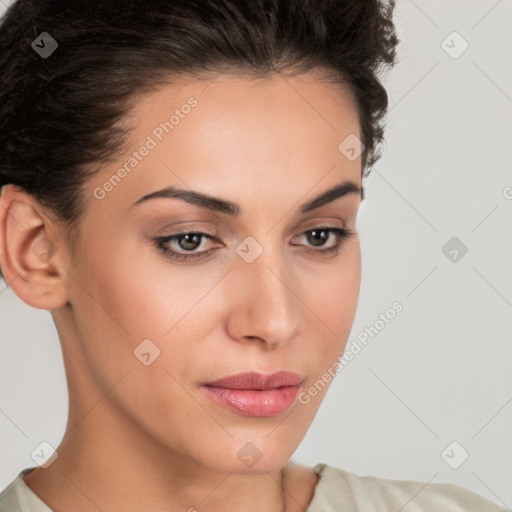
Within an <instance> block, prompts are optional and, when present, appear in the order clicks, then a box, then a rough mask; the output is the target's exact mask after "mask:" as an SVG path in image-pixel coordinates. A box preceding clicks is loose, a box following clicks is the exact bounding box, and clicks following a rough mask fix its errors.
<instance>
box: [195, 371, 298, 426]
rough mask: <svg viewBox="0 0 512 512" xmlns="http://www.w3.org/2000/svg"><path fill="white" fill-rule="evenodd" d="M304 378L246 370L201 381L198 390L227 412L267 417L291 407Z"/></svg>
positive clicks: (281, 373) (286, 373)
mask: <svg viewBox="0 0 512 512" xmlns="http://www.w3.org/2000/svg"><path fill="white" fill-rule="evenodd" d="M303 381H304V379H303V377H301V376H300V375H298V374H296V373H291V372H277V373H272V374H263V373H258V372H248V373H239V374H236V375H232V376H229V377H224V378H222V379H218V380H216V381H213V382H207V383H204V384H203V385H202V386H201V389H202V390H203V391H204V392H205V393H206V395H207V396H208V397H209V398H211V399H212V400H213V401H214V402H215V403H216V404H218V405H220V406H222V407H225V408H227V409H229V410H230V411H233V412H235V413H238V414H241V415H243V416H252V417H270V416H277V415H278V414H281V413H283V412H284V411H286V410H287V409H288V408H289V407H291V405H292V404H293V403H294V402H295V400H296V398H297V395H298V393H299V389H300V387H301V385H302V383H303Z"/></svg>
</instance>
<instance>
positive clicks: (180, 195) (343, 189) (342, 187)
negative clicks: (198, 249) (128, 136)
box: [133, 181, 362, 216]
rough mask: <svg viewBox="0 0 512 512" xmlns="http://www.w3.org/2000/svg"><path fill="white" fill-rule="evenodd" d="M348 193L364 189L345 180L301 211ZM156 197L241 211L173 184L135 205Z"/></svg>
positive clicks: (145, 197) (233, 205) (231, 203)
mask: <svg viewBox="0 0 512 512" xmlns="http://www.w3.org/2000/svg"><path fill="white" fill-rule="evenodd" d="M348 194H361V196H362V190H361V188H360V187H359V186H358V185H356V184H355V183H354V182H352V181H344V182H342V183H340V184H339V185H336V186H335V187H333V188H331V189H329V190H326V191H325V192H322V193H321V194H320V195H319V196H317V197H315V198H313V199H311V200H310V201H308V202H307V203H304V204H302V205H301V206H300V211H301V213H307V212H310V211H311V210H316V209H317V208H320V207H321V206H323V205H325V204H327V203H330V202H332V201H334V200H335V199H338V198H340V197H343V196H346V195H348ZM156 198H167V199H181V200H182V201H185V202H187V203H190V204H193V205H196V206H200V207H201V208H208V209H209V210H214V211H217V212H220V213H225V214H227V215H233V216H237V215H238V214H239V213H240V205H239V204H237V203H234V202H232V201H227V200H225V199H221V198H218V197H213V196H210V195H207V194H202V193H200V192H195V191H193V190H184V189H179V188H176V187H173V186H170V187H166V188H163V189H161V190H156V191H155V192H151V193H150V194H146V195H145V196H143V197H141V198H140V199H138V200H137V201H136V202H135V203H134V204H133V206H135V205H137V204H140V203H143V202H146V201H149V200H151V199H156Z"/></svg>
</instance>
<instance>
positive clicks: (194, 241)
mask: <svg viewBox="0 0 512 512" xmlns="http://www.w3.org/2000/svg"><path fill="white" fill-rule="evenodd" d="M179 245H180V246H181V248H182V249H185V250H187V249H188V250H192V249H197V247H199V246H200V245H201V235H200V234H197V233H189V234H186V235H182V236H181V237H180V243H179Z"/></svg>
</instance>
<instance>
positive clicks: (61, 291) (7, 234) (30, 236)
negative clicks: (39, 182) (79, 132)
mask: <svg viewBox="0 0 512 512" xmlns="http://www.w3.org/2000/svg"><path fill="white" fill-rule="evenodd" d="M57 234H58V229H57V225H56V223H55V221H53V220H52V219H51V218H50V217H49V216H47V215H46V214H45V211H44V208H43V207H42V206H41V205H40V203H39V202H38V201H37V199H35V198H34V197H33V196H32V195H30V194H28V193H27V192H25V191H24V190H23V189H22V188H20V187H18V186H16V185H12V184H10V185H4V187H2V192H1V195H0V265H1V267H2V273H3V274H4V276H5V280H6V281H7V283H8V284H9V286H10V287H11V289H12V290H13V291H14V292H15V293H16V295H18V297H19V298H20V299H21V300H23V301H24V302H26V303H27V304H28V305H30V306H32V307H35V308H39V309H47V310H53V309H58V308H60V307H62V306H63V305H65V304H66V303H67V301H68V298H67V290H66V286H65V284H66V283H65V278H66V276H67V273H66V271H65V269H64V267H63V266H62V262H61V257H62V256H63V254H64V252H65V251H64V249H65V247H62V245H63V244H62V242H61V243H60V247H59V242H58V241H57ZM59 239H61V240H64V238H63V237H59Z"/></svg>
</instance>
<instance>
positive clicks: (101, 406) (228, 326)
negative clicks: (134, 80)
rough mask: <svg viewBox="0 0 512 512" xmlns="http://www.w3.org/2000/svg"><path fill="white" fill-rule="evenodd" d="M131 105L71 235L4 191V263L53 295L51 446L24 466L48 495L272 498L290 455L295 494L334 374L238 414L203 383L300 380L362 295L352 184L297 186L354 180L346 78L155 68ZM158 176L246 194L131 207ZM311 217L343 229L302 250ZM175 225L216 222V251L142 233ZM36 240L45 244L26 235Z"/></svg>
mask: <svg viewBox="0 0 512 512" xmlns="http://www.w3.org/2000/svg"><path fill="white" fill-rule="evenodd" d="M191 96H193V97H194V98H196V99H197V101H198V104H197V106H196V107H195V108H194V109H193V110H192V111H191V112H190V113H189V114H188V115H187V116H186V117H185V118H183V119H181V120H180V123H179V125H177V126H176V127H175V128H174V130H173V131H172V133H170V134H166V135H164V137H163V138H162V141H160V142H158V145H157V147H156V148H154V149H152V150H151V151H150V152H149V154H148V155H147V156H146V157H144V159H143V160H142V161H140V162H139V163H138V165H137V167H135V168H134V169H133V170H132V171H131V172H130V173H129V174H127V175H126V176H125V177H124V178H123V179H122V180H121V182H120V183H118V184H117V185H116V187H115V189H114V190H112V191H110V192H109V193H108V194H106V196H105V197H104V198H103V199H101V200H100V199H96V198H95V197H94V195H93V191H94V189H95V188H96V187H101V186H102V185H103V184H104V183H105V181H106V180H108V179H109V177H111V176H112V174H113V173H115V171H116V170H117V169H118V168H119V167H120V166H121V165H122V164H123V163H124V162H125V161H126V159H127V158H128V157H129V155H130V154H131V153H132V152H133V151H134V150H136V149H138V148H139V147H140V146H141V145H142V144H143V143H144V141H145V140H146V138H147V136H148V135H150V134H151V133H152V131H153V130H154V128H155V127H156V126H158V125H159V124H160V123H161V122H163V121H164V120H166V119H168V118H169V115H170V114H169V112H170V113H172V111H173V110H174V109H175V108H179V107H180V106H181V105H183V104H184V103H186V102H187V99H188V98H190V97H191ZM127 122H128V123H129V124H130V123H131V124H130V126H132V127H133V132H132V133H131V136H130V147H129V148H128V149H127V150H126V151H125V152H124V153H123V154H122V155H119V158H118V159H117V160H116V162H113V163H109V164H108V165H107V166H104V167H103V168H102V169H101V171H100V172H99V173H98V174H97V175H95V176H94V177H92V178H90V180H89V182H88V183H87V185H86V187H85V189H84V194H85V204H86V210H85V212H84V215H83V217H82V218H81V222H80V230H79V232H78V238H77V244H76V246H75V248H74V250H72V249H73V248H72V247H71V246H70V244H69V243H68V241H67V238H66V234H67V233H66V229H65V227H64V225H63V224H62V223H60V222H58V220H57V219H55V217H54V216H53V215H52V214H51V213H49V212H48V211H46V210H45V209H44V208H43V207H42V206H41V205H40V204H39V203H38V202H37V201H36V200H35V199H34V198H33V197H32V196H30V195H28V194H26V193H25V192H24V191H23V190H21V189H19V188H17V187H15V186H13V185H9V186H6V187H4V190H3V194H2V196H1V202H0V205H1V207H0V220H1V222H0V257H1V260H0V261H1V265H2V269H3V271H4V274H5V276H6V279H7V281H8V282H9V283H10V286H11V288H12V289H13V290H14V292H15V293H16V294H17V295H18V296H19V297H20V298H21V299H22V300H24V301H25V302H26V303H27V304H29V305H31V306H33V307H36V308H41V309H47V310H50V311H51V313H52V316H53V318H54V321H55V324H56V327H57V330H58V334H59V337H60V341H61V344H62V350H63V357H64V364H65V368H66V375H67V380H68V386H69V398H70V400H69V418H68V424H67V429H66V434H65V435H64V438H63V440H62V442H61V444H60V445H59V446H58V447H57V452H58V458H57V459H56V460H55V461H54V462H53V463H52V464H51V465H50V466H49V467H48V468H47V469H42V468H36V469H35V470H34V471H32V472H31V473H29V475H28V476H27V477H26V478H25V482H26V483H27V485H28V486H29V487H30V488H31V489H32V490H33V491H34V492H35V493H36V494H37V495H38V496H39V497H40V498H41V499H42V500H43V501H44V502H45V503H47V504H48V505H49V506H50V507H51V508H52V509H54V510H55V511H56V512H60V511H64V510H69V509H72V510H74V511H76V512H86V511H87V512H88V511H97V510H98V508H100V509H101V510H103V511H109V510H123V511H125V512H132V511H140V510H151V511H169V512H174V511H178V510H179V511H184V510H193V509H196V510H198V511H200V512H201V511H208V512H217V511H221V510H243V511H244V512H251V511H261V510H266V511H280V510H282V505H281V495H282V492H281V488H280V485H279V482H280V478H281V476H282V471H281V470H282V468H286V471H285V472H284V476H285V480H284V488H285V489H286V492H285V496H286V510H287V511H293V510H304V509H305V508H306V507H307V505H308V504H309V502H310V501H311V498H312V496H313V493H314V490H315V486H316V484H317V482H318V478H317V476H316V475H315V473H314V472H313V469H312V468H309V467H305V466H298V465H296V464H293V463H291V462H290V458H291V456H292V454H293V452H294V451H295V449H296V448H297V446H298V445H299V443H300V442H301V440H302V439H303V437H304V435H305V433H306V431H307V429H308V428H309V426H310V424H311V422H312V420H313V418H314V416H315V414H316V412H317V410H318V407H319V405H320V403H321V401H322V399H323V397H324V396H325V392H326V391H327V389H328V386H325V387H324V388H323V389H322V390H321V391H320V392H319V393H318V395H317V396H315V397H312V398H311V400H310V401H309V403H307V404H302V403H300V402H299V401H296V402H295V403H294V404H293V405H292V407H291V408H290V409H288V410H287V411H285V412H284V413H282V414H279V415H277V416H274V417H267V418H251V417H246V416H241V415H239V414H237V413H235V412H231V411H229V410H227V409H225V408H223V407H221V406H219V405H217V404H216V403H214V402H213V401H212V400H211V399H210V398H209V397H208V396H206V395H205V393H204V392H203V391H202V390H201V389H200V384H201V383H203V382H205V381H212V380H215V379H218V378H220V377H224V376H228V375H232V374H235V373H240V372H244V371H250V370H254V371H261V372H265V373H270V372H274V371H278V370H287V371H293V372H295V373H298V374H300V375H301V376H303V377H304V379H305V380H304V383H303V385H302V390H307V389H308V388H309V387H310V386H311V385H312V384H313V383H314V382H315V381H317V380H318V379H321V377H322V375H323V374H325V372H326V371H327V370H328V368H330V367H332V365H333V364H334V363H335V361H336V359H337V358H338V357H339V356H340V355H341V354H342V352H343V349H344V347H345V344H346V342H347V339H348V336H349V333H350V329H351V326H352V322H353V319H354V316H355V311H356V305H357V301H358V295H359V286H360V275H361V256H360V245H359V238H358V236H357V229H356V215H357V211H358V208H359V204H360V202H361V195H360V194H357V193H352V194H347V195H345V196H343V197H341V198H338V199H336V200H335V201H333V202H331V203H329V204H326V205H324V206H322V207H320V208H318V209H316V210H312V211H311V212H308V213H300V212H299V205H300V204H302V203H305V202H307V201H308V200H310V199H312V198H314V197H316V196H317V195H319V194H320V193H322V192H323V191H325V190H328V189H330V188H332V187H334V186H335V185H338V184H339V183H341V182H343V181H345V180H349V181H352V182H354V183H355V184H357V185H358V186H361V160H360V158H357V159H355V160H353V161H350V160H349V159H347V158H346V157H345V156H344V155H343V154H342V153H341V152H340V151H339V150H338V145H339V144H340V142H341V141H343V139H345V137H347V136H348V135H349V134H355V135H356V136H358V137H359V136H360V131H359V130H360V128H359V123H358V118H357V114H356V109H355V107H354V104H353V102H352V100H351V97H350V96H349V95H348V94H347V93H346V92H344V90H343V89H342V88H341V87H339V86H335V85H332V84H328V83H326V82H325V81H322V80H321V79H320V78H319V77H318V76H317V74H315V73H313V72H309V73H307V74H303V75H300V76H295V77H286V79H285V78H284V77H283V76H281V75H278V74H274V75H272V76H271V77H270V78H267V79H265V80H263V79H254V78H244V77H242V76H233V75H221V76H218V77H217V78H215V79H214V80H213V81H210V82H206V81H199V80H188V81H185V80H182V82H177V83H175V84H173V85H165V86H161V87H159V88H158V89H157V90H155V91H153V92H151V93H149V94H145V95H144V96H142V97H141V98H140V99H138V101H137V103H136V107H135V108H134V109H133V111H131V112H130V115H129V116H128V117H127ZM169 185H175V186H177V187H180V188H185V189H188V188H190V189H193V190H196V191H199V192H202V193H204V194H209V195H211V196H215V197H220V198H223V199H226V200H230V201H234V202H237V203H238V204H239V205H240V213H239V215H238V216H237V217H236V218H235V217H231V216H229V215H226V214H224V213H219V212H212V211H210V210H207V209H204V208H201V207H199V206H196V205H191V204H188V203H186V202H184V201H182V200H179V199H165V198H160V199H155V200H151V201H147V202H144V203H141V204H139V205H136V206H133V204H134V203H135V202H136V201H137V200H138V199H139V198H140V197H142V196H144V195H146V194H148V193H150V192H153V191H156V190H159V189H161V188H164V187H167V186H169ZM318 223H321V224H322V225H327V226H332V227H347V228H349V229H351V230H353V231H354V232H355V235H354V236H352V237H349V238H347V239H345V240H342V242H341V244H342V245H341V247H342V248H341V251H340V252H339V253H338V254H336V255H333V254H323V255H322V253H320V252H307V250H308V249H309V250H310V251H318V250H319V249H322V248H324V247H325V246H327V247H328V246H331V245H334V243H335V241H336V239H335V235H334V234H331V235H330V237H329V241H328V242H326V243H325V245H324V246H323V247H322V246H320V247H317V246H314V245H312V243H314V241H313V242H312V241H311V238H308V236H307V235H306V234H304V233H305V232H306V230H308V229H311V227H312V226H315V225H317V224H318ZM178 228H190V230H199V231H203V230H204V231H206V232H209V233H212V234H214V236H215V239H216V240H217V241H218V243H217V245H215V242H211V241H209V240H208V239H205V240H204V241H203V242H202V244H201V247H199V248H198V249H196V250H195V252H201V251H205V250H208V249H210V248H214V249H215V250H214V251H212V253H211V254H210V255H209V256H207V257H206V258H204V259H198V260H195V261H193V262H182V261H174V260H172V259H170V258H169V257H167V256H165V255H164V254H163V253H162V252H160V251H159V250H158V248H157V247H156V246H155V245H154V244H153V243H152V240H153V238H154V237H155V236H159V235H172V234H174V233H175V232H176V231H177V229H178ZM247 236H251V237H253V238H254V239H255V240H256V241H257V242H258V244H259V245H260V246H261V247H262V248H263V253H262V254H261V255H260V256H259V257H258V258H257V259H256V260H254V261H253V262H252V263H247V262H246V261H244V260H243V259H242V258H241V257H240V256H239V255H238V254H237V253H236V251H235V249H236V247H237V246H238V245H239V244H240V243H241V242H242V241H243V240H244V239H245V238H246V237H247ZM294 237H295V238H294ZM292 241H295V242H296V243H295V245H294V244H293V243H292ZM44 244H47V247H49V248H50V249H51V250H50V255H51V258H50V259H49V260H48V258H41V257H38V256H37V255H36V254H34V252H37V251H34V247H36V246H38V247H41V245H44ZM185 247H186V246H185ZM171 248H173V249H174V250H176V251H180V250H181V252H186V251H185V249H183V246H179V245H178V244H177V243H174V244H172V247H171ZM148 338H149V339H150V340H152V342H153V343H154V344H155V345H156V346H158V347H159V349H160V351H161V353H160V356H159V357H158V358H157V359H155V360H154V362H153V363H152V364H151V365H149V366H145V365H143V364H142V363H141V362H140V361H139V360H138V359H137V358H136V357H135V356H134V354H133V352H134V350H135V349H136V347H137V346H138V345H139V344H140V343H141V341H142V340H144V339H148ZM248 442H251V443H253V444H254V445H255V446H257V448H258V449H259V451H260V453H261V459H260V460H259V461H258V462H257V464H255V465H254V466H253V467H251V468H249V467H246V466H245V465H244V464H243V463H242V462H241V461H240V460H239V458H238V457H237V453H238V451H239V450H240V449H241V448H242V447H244V445H246V443H248Z"/></svg>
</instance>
